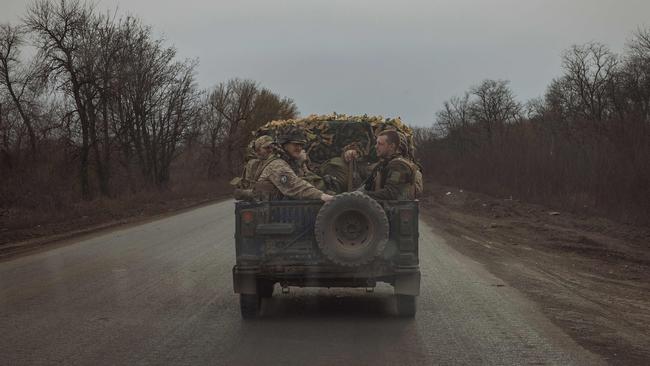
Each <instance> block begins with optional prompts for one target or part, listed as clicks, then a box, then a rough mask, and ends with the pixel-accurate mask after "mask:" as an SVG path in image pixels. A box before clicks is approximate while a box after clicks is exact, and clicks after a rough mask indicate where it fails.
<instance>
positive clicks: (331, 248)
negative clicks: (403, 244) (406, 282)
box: [314, 192, 389, 267]
mask: <svg viewBox="0 0 650 366" xmlns="http://www.w3.org/2000/svg"><path fill="white" fill-rule="evenodd" d="M314 230H315V236H316V243H318V247H319V248H320V250H321V252H322V253H323V255H325V257H326V258H328V259H329V260H331V261H332V262H334V263H336V264H338V265H342V266H347V267H357V266H361V265H364V264H367V263H369V262H370V261H372V260H373V259H374V258H375V257H377V256H378V255H380V254H381V253H382V252H383V251H384V248H385V247H386V242H387V241H388V231H389V225H388V218H387V217H386V212H384V209H383V208H382V207H381V205H380V204H379V203H377V201H375V200H374V199H372V198H370V197H368V196H367V195H366V194H364V193H362V192H349V193H343V194H340V195H337V196H335V197H334V199H333V200H332V201H330V202H328V203H326V204H325V205H323V207H321V209H320V211H319V212H318V215H317V216H316V224H315V225H314Z"/></svg>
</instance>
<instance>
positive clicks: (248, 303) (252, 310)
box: [239, 294, 261, 319]
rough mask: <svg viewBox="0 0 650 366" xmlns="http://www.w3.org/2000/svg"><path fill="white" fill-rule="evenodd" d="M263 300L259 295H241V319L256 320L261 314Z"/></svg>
mask: <svg viewBox="0 0 650 366" xmlns="http://www.w3.org/2000/svg"><path fill="white" fill-rule="evenodd" d="M260 305H261V298H260V296H259V295H257V294H239V308H240V310H241V317H242V318H244V319H254V318H256V317H257V315H258V314H259V312H260Z"/></svg>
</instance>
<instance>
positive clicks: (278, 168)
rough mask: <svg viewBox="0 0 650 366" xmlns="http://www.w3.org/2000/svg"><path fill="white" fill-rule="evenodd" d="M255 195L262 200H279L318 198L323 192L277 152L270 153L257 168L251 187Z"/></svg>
mask: <svg viewBox="0 0 650 366" xmlns="http://www.w3.org/2000/svg"><path fill="white" fill-rule="evenodd" d="M253 191H254V193H255V195H256V196H257V197H260V198H261V199H264V200H281V199H283V198H285V197H288V198H293V199H299V200H317V199H320V197H321V195H322V194H323V192H322V191H321V190H319V189H317V188H316V187H314V186H313V185H311V184H310V183H309V182H307V181H306V180H304V179H302V178H301V177H300V176H299V175H298V174H296V171H295V170H294V169H293V168H292V167H291V166H290V165H289V163H287V161H286V160H285V159H283V158H282V157H280V155H279V154H273V155H271V156H270V157H269V158H268V159H266V161H264V162H263V163H262V165H261V166H260V168H259V169H258V174H257V180H256V183H255V185H254V187H253Z"/></svg>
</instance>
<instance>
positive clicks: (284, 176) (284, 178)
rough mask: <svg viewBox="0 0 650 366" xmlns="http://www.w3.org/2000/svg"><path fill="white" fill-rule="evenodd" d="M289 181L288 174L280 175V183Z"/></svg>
mask: <svg viewBox="0 0 650 366" xmlns="http://www.w3.org/2000/svg"><path fill="white" fill-rule="evenodd" d="M288 182H289V177H287V175H286V174H282V175H280V183H282V184H287V183H288Z"/></svg>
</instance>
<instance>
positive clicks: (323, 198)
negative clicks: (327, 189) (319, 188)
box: [320, 193, 334, 202]
mask: <svg viewBox="0 0 650 366" xmlns="http://www.w3.org/2000/svg"><path fill="white" fill-rule="evenodd" d="M320 199H321V201H323V202H329V201H331V200H333V199H334V196H332V195H329V194H327V193H323V194H321V195H320Z"/></svg>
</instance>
